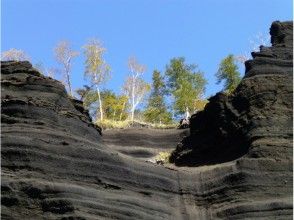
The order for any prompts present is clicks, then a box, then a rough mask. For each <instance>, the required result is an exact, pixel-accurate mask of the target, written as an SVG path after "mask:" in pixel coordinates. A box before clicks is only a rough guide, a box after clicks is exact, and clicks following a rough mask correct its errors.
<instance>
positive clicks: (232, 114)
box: [171, 22, 293, 166]
mask: <svg viewBox="0 0 294 220" xmlns="http://www.w3.org/2000/svg"><path fill="white" fill-rule="evenodd" d="M292 27H293V26H292V22H284V23H280V22H274V23H273V24H272V26H271V29H270V33H271V36H272V37H271V42H272V47H261V51H260V52H254V53H252V56H253V58H254V59H253V60H249V61H247V62H246V73H245V77H244V79H243V80H242V82H241V83H240V85H239V86H238V88H237V89H236V91H235V92H233V94H232V95H230V96H227V95H225V94H223V93H218V94H217V95H216V96H214V97H212V98H210V100H209V101H210V102H209V104H208V105H207V106H206V108H205V110H204V111H202V112H199V113H197V114H195V115H193V116H192V117H191V121H190V124H191V125H190V126H191V128H190V132H191V135H190V136H188V137H186V138H185V139H183V141H182V142H181V143H179V145H178V146H177V149H176V150H175V151H174V152H173V154H172V157H171V161H172V162H175V163H176V164H177V165H188V166H190V165H191V166H195V165H204V164H215V163H220V162H226V161H231V160H233V159H237V158H239V157H241V156H245V157H248V158H268V159H269V158H271V159H274V160H280V159H289V160H290V159H292V138H293V130H292V119H293V118H292V114H293V110H292V108H293V102H292V100H293V83H292V79H293V35H292V34H293V28H292Z"/></svg>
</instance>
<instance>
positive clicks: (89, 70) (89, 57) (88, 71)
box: [83, 38, 110, 121]
mask: <svg viewBox="0 0 294 220" xmlns="http://www.w3.org/2000/svg"><path fill="white" fill-rule="evenodd" d="M83 48H84V55H85V57H86V61H85V65H86V67H85V76H86V77H88V78H90V80H91V83H92V84H93V85H94V86H95V88H96V92H97V95H98V101H99V111H100V120H101V121H102V120H103V106H102V104H103V103H102V100H101V92H100V86H101V84H103V83H105V82H106V81H107V80H108V79H109V77H110V67H109V65H108V64H107V63H106V62H105V60H104V59H103V55H104V53H105V51H106V49H105V48H103V46H102V45H101V43H100V42H99V41H98V40H97V39H95V38H94V39H91V40H89V41H88V43H87V44H86V45H85V46H84V47H83Z"/></svg>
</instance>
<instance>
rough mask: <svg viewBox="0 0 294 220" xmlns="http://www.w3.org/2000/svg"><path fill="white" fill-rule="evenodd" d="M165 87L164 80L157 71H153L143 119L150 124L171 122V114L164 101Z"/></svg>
mask: <svg viewBox="0 0 294 220" xmlns="http://www.w3.org/2000/svg"><path fill="white" fill-rule="evenodd" d="M165 93H166V87H165V83H164V78H163V76H162V75H161V74H160V72H159V71H157V70H154V71H153V75H152V91H151V94H150V97H149V99H148V105H147V109H146V110H145V112H144V118H145V120H146V121H148V122H152V123H169V122H171V121H172V118H171V113H170V112H168V111H167V107H166V104H165V100H164V95H165Z"/></svg>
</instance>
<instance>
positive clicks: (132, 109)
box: [131, 76, 135, 122]
mask: <svg viewBox="0 0 294 220" xmlns="http://www.w3.org/2000/svg"><path fill="white" fill-rule="evenodd" d="M134 113H135V77H134V76H133V78H132V107H131V121H132V122H134Z"/></svg>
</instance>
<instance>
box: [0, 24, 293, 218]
mask: <svg viewBox="0 0 294 220" xmlns="http://www.w3.org/2000/svg"><path fill="white" fill-rule="evenodd" d="M271 34H272V43H273V47H269V48H265V47H263V48H262V49H261V52H260V53H254V54H253V56H254V59H253V60H252V61H248V62H247V63H246V76H245V78H244V79H243V80H242V83H241V84H240V86H239V87H238V88H237V90H236V92H235V93H234V94H233V95H232V96H229V97H228V96H225V95H223V94H218V95H217V96H215V97H213V98H212V99H211V100H210V103H209V104H208V105H207V107H206V108H205V110H204V111H203V112H201V113H199V114H197V115H194V116H193V117H192V119H191V130H190V131H191V135H190V136H188V137H187V138H184V140H183V141H182V144H181V145H179V146H178V147H177V149H176V150H175V152H174V154H173V161H174V162H175V163H176V164H178V165H182V166H183V165H187V166H185V167H176V166H172V165H170V166H166V167H164V166H161V165H156V164H151V163H147V162H144V161H141V160H136V158H135V157H130V156H128V155H126V154H122V153H120V152H118V151H117V150H116V149H114V148H111V147H108V146H107V145H106V144H107V143H103V142H102V138H101V136H100V133H101V131H100V129H99V128H97V127H95V126H94V125H93V124H92V122H91V119H90V117H89V115H88V113H87V111H85V110H84V109H83V107H82V103H80V102H78V101H76V100H73V99H71V98H70V97H69V96H68V95H67V94H66V92H65V89H64V87H63V86H62V84H61V83H59V82H58V81H56V80H53V79H51V78H48V77H44V76H42V75H41V74H40V73H38V72H37V71H36V70H35V69H34V68H32V66H31V64H30V63H28V62H1V96H2V99H1V103H2V108H1V113H2V114H1V120H2V123H1V131H2V132H1V135H2V137H1V142H2V146H1V170H2V173H1V218H2V219H60V220H61V219H62V220H69V219H72V220H74V219H76V220H77V219H79V220H81V219H90V220H91V219H93V220H94V219H136V220H137V219H150V220H154V219H175V220H178V219H179V220H181V219H183V220H184V219H185V220H186V219H292V193H293V192H292V143H291V138H292V40H291V39H292V38H291V37H292V23H291V22H274V23H273V25H272V27H271ZM211 117H212V118H211ZM196 122H197V123H196ZM199 134H202V135H199ZM113 138H115V136H114V137H113ZM159 141H160V140H159ZM210 154H211V155H210ZM203 157H204V158H205V159H203ZM211 164H214V165H211ZM200 165H206V166H200ZM208 165H209V166H208Z"/></svg>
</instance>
